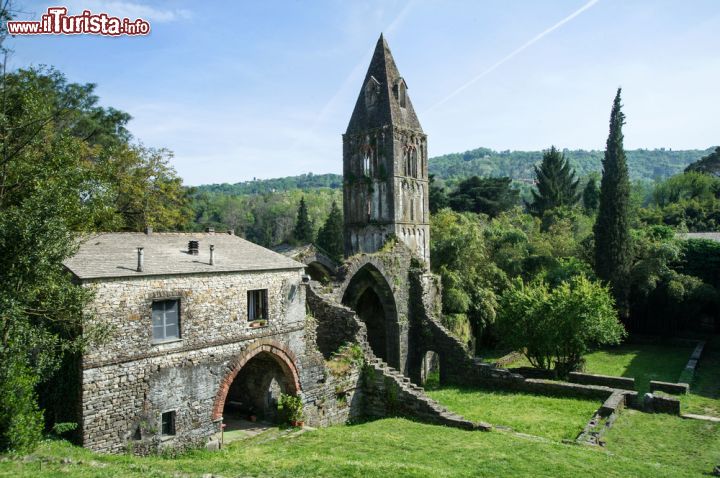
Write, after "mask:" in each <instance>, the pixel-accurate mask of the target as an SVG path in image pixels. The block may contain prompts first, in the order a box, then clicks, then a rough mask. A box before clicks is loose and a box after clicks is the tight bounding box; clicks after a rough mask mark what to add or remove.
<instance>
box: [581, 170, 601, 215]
mask: <svg viewBox="0 0 720 478" xmlns="http://www.w3.org/2000/svg"><path fill="white" fill-rule="evenodd" d="M582 200H583V208H584V209H585V212H587V213H588V214H594V213H595V211H597V208H598V205H599V204H600V190H599V189H598V187H597V178H596V177H595V176H594V175H593V176H590V178H588V182H587V184H586V185H585V189H583V197H582Z"/></svg>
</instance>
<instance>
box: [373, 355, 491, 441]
mask: <svg viewBox="0 0 720 478" xmlns="http://www.w3.org/2000/svg"><path fill="white" fill-rule="evenodd" d="M366 366H367V367H370V368H371V369H372V373H370V372H369V371H368V370H367V368H366V373H369V374H371V375H372V377H369V378H368V380H367V389H366V391H365V394H366V395H365V398H366V405H367V412H368V413H369V414H370V415H373V416H377V417H387V416H393V415H401V416H406V417H409V418H414V419H417V420H419V421H422V422H426V423H433V424H437V425H444V426H448V427H453V428H460V429H463V430H482V431H490V430H491V429H492V425H489V424H487V423H482V422H472V421H470V420H467V419H465V418H464V417H462V416H460V415H458V414H456V413H453V412H451V411H449V410H448V409H446V408H445V407H443V406H442V405H440V404H439V403H438V402H436V401H435V400H433V399H432V398H430V397H428V396H427V395H426V394H425V390H424V389H423V388H422V387H419V386H417V385H415V384H414V383H412V382H411V381H410V379H409V378H408V377H406V376H405V375H403V374H402V373H401V372H400V371H399V370H397V369H395V368H393V367H391V366H390V365H388V364H387V363H385V362H383V361H382V360H381V359H379V358H377V357H374V356H371V357H368V361H367V362H366Z"/></svg>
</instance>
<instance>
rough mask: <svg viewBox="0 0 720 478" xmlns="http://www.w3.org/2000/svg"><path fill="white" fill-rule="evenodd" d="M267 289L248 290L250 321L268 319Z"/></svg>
mask: <svg viewBox="0 0 720 478" xmlns="http://www.w3.org/2000/svg"><path fill="white" fill-rule="evenodd" d="M267 292H268V291H267V289H258V290H249V291H248V321H249V322H254V321H256V320H268V293H267Z"/></svg>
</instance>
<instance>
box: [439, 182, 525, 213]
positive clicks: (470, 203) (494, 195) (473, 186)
mask: <svg viewBox="0 0 720 478" xmlns="http://www.w3.org/2000/svg"><path fill="white" fill-rule="evenodd" d="M511 184H512V180H511V179H510V178H507V177H505V178H481V177H479V176H473V177H471V178H468V179H466V180H464V181H460V183H459V184H458V185H457V188H455V190H454V191H453V192H451V193H450V194H449V195H448V199H449V201H448V203H449V205H450V207H451V208H452V209H453V210H454V211H458V212H463V211H470V212H476V213H482V214H487V215H488V216H490V217H495V216H497V215H498V214H500V213H501V212H503V211H507V210H508V209H511V208H512V207H513V206H515V205H517V204H518V199H519V196H520V193H519V191H518V190H517V189H515V188H513V187H512V186H511Z"/></svg>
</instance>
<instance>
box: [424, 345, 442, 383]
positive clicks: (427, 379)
mask: <svg viewBox="0 0 720 478" xmlns="http://www.w3.org/2000/svg"><path fill="white" fill-rule="evenodd" d="M420 385H422V386H424V387H427V388H434V387H437V386H439V385H440V355H439V354H438V353H437V352H434V351H432V350H428V351H427V352H425V354H424V355H423V358H422V364H421V366H420Z"/></svg>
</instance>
